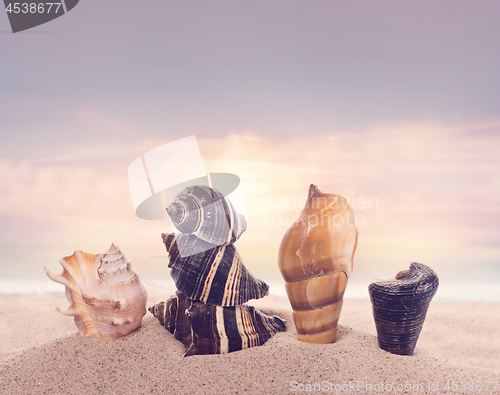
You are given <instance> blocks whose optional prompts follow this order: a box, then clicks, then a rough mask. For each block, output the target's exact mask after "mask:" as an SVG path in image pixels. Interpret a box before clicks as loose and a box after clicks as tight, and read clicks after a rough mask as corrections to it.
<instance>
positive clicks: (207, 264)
mask: <svg viewBox="0 0 500 395" xmlns="http://www.w3.org/2000/svg"><path fill="white" fill-rule="evenodd" d="M162 239H163V242H164V243H165V247H166V249H167V252H168V254H169V265H168V267H170V268H171V269H172V271H171V273H170V274H171V276H172V278H173V279H174V282H175V285H176V287H177V289H178V290H179V291H181V292H182V293H184V294H185V295H186V296H187V297H189V298H190V299H193V300H198V301H201V302H203V303H207V304H211V305H217V306H236V305H240V304H243V303H245V302H247V301H249V300H251V299H259V298H263V297H264V296H266V295H267V294H268V292H269V286H268V285H267V284H266V283H265V282H263V281H261V280H258V279H257V278H255V277H254V276H253V275H252V274H251V273H250V272H249V271H248V270H247V268H246V267H245V266H244V265H243V261H242V259H241V257H240V254H238V251H237V250H236V248H235V247H234V246H233V245H227V246H214V245H210V244H208V243H207V242H205V241H203V240H200V239H199V238H197V237H196V236H195V235H186V234H180V235H176V234H174V233H170V234H165V233H163V234H162Z"/></svg>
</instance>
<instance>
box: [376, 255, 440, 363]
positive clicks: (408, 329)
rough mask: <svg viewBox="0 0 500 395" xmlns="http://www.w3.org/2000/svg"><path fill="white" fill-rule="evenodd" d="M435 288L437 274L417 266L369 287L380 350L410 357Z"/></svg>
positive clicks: (412, 266) (415, 264)
mask: <svg viewBox="0 0 500 395" xmlns="http://www.w3.org/2000/svg"><path fill="white" fill-rule="evenodd" d="M438 286H439V279H438V277H437V275H436V273H434V272H433V271H432V269H431V268H430V267H428V266H426V265H422V264H421V263H416V262H413V263H412V264H411V265H410V268H409V269H407V270H404V271H401V272H399V273H398V274H397V275H396V278H395V279H394V280H380V281H377V282H375V283H372V284H370V285H369V287H368V291H369V293H370V299H371V301H372V305H373V317H374V319H375V326H376V327H377V338H378V345H379V347H380V348H381V349H382V350H386V351H389V352H391V353H393V354H400V355H411V354H413V350H414V349H415V346H416V344H417V340H418V337H419V336H420V331H421V330H422V326H423V325H424V321H425V315H426V314H427V309H428V308H429V303H430V302H431V299H432V298H433V297H434V295H435V294H436V292H437V289H438Z"/></svg>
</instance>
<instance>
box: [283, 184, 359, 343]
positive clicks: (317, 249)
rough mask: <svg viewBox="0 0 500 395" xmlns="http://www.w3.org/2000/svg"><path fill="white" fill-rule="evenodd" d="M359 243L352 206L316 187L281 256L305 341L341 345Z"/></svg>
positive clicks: (310, 191)
mask: <svg viewBox="0 0 500 395" xmlns="http://www.w3.org/2000/svg"><path fill="white" fill-rule="evenodd" d="M357 240H358V232H357V229H356V226H355V224H354V212H353V210H352V208H351V207H350V206H349V204H348V203H347V201H346V200H345V199H344V198H343V197H341V196H340V195H335V194H326V193H323V192H321V191H320V190H319V189H318V188H317V187H316V186H315V185H311V186H310V188H309V194H308V199H307V202H306V205H305V207H304V209H303V210H302V211H301V213H300V215H299V217H298V218H297V220H296V221H295V222H294V223H293V224H292V226H290V228H289V229H288V230H287V232H286V233H285V235H284V236H283V240H282V241H281V245H280V248H279V252H278V264H279V268H280V271H281V274H282V276H283V278H284V280H285V287H286V292H287V295H288V299H289V300H290V304H291V305H292V309H293V319H294V322H295V326H296V327H297V332H298V334H299V336H298V338H299V340H301V341H305V342H310V343H331V342H333V341H335V338H336V335H337V324H338V319H339V316H340V311H341V309H342V300H343V295H344V291H345V288H346V285H347V280H348V278H349V275H350V274H351V271H352V262H353V257H354V252H355V251H356V245H357Z"/></svg>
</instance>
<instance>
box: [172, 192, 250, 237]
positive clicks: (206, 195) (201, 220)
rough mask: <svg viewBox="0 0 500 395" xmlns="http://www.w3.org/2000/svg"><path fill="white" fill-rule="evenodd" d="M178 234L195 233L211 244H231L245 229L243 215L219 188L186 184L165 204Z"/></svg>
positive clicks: (245, 224) (245, 223)
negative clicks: (184, 187)
mask: <svg viewBox="0 0 500 395" xmlns="http://www.w3.org/2000/svg"><path fill="white" fill-rule="evenodd" d="M167 213H168V215H169V217H170V219H171V220H172V222H173V224H174V226H175V227H176V229H177V230H178V231H179V232H181V233H188V234H194V235H196V236H198V237H199V238H200V239H202V240H204V241H206V242H208V243H211V244H214V245H216V246H219V245H229V244H233V243H234V242H235V241H236V240H238V238H239V237H240V236H241V234H242V233H243V232H244V231H245V230H246V228H247V222H246V220H245V217H244V216H243V215H241V214H238V213H237V212H236V210H235V209H234V207H233V205H232V204H231V202H230V201H229V200H228V199H227V198H226V197H225V196H224V195H223V194H222V193H221V192H219V191H217V190H215V189H212V188H210V187H208V186H205V185H194V186H190V187H187V188H186V189H184V190H183V191H182V192H181V193H179V194H178V195H177V196H176V198H175V200H174V201H173V202H172V203H171V204H170V205H169V206H168V207H167Z"/></svg>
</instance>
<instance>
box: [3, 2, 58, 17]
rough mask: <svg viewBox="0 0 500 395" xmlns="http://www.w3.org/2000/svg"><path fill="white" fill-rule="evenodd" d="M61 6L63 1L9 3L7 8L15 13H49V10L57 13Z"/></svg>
mask: <svg viewBox="0 0 500 395" xmlns="http://www.w3.org/2000/svg"><path fill="white" fill-rule="evenodd" d="M60 6H61V3H9V5H8V6H7V8H6V9H5V10H6V11H7V12H9V13H10V12H13V13H14V14H19V13H23V14H28V13H30V14H44V13H47V14H48V13H49V12H54V13H56V14H57V12H58V11H59V7H60Z"/></svg>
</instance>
